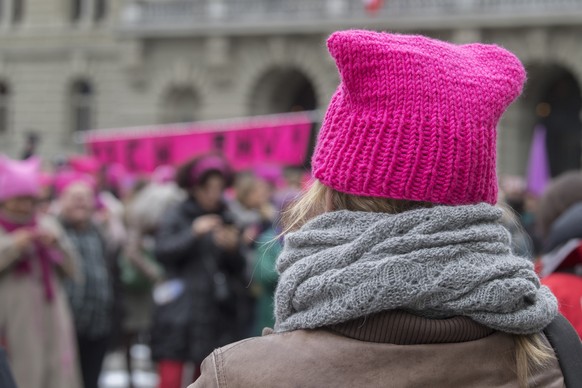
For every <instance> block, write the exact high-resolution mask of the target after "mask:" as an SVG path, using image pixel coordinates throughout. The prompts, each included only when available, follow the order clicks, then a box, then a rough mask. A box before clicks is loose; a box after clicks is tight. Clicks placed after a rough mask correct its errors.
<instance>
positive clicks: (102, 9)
mask: <svg viewBox="0 0 582 388" xmlns="http://www.w3.org/2000/svg"><path fill="white" fill-rule="evenodd" d="M93 15H94V18H95V21H96V22H98V21H101V20H103V19H105V17H106V16H107V0H95V12H94V14H93Z"/></svg>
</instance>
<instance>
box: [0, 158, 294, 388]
mask: <svg viewBox="0 0 582 388" xmlns="http://www.w3.org/2000/svg"><path fill="white" fill-rule="evenodd" d="M41 167H43V168H41ZM304 175H305V174H304V172H303V170H302V169H301V168H285V169H282V168H280V167H276V166H260V167H257V168H255V169H254V170H249V171H243V172H235V171H234V170H233V169H232V167H231V166H230V165H229V163H228V162H227V161H226V159H225V158H224V157H223V156H221V155H220V154H213V153H209V154H204V155H199V156H197V157H195V158H193V159H192V160H190V161H188V162H186V163H184V164H183V165H181V166H179V167H178V168H174V167H171V166H161V167H159V168H157V169H156V170H155V171H154V172H153V173H151V174H149V175H145V174H141V175H140V176H136V175H133V174H129V173H127V172H126V171H125V170H124V169H123V167H122V166H119V165H113V166H102V165H100V164H99V163H98V162H97V161H96V160H94V159H93V158H91V157H88V156H75V157H71V158H70V159H69V160H67V161H66V162H64V163H60V164H59V165H58V166H47V165H46V164H45V165H44V166H41V162H40V160H39V159H38V158H36V157H31V158H29V159H27V160H23V161H17V160H11V159H9V158H7V157H2V159H1V160H0V345H1V347H4V348H5V349H6V352H7V354H8V359H9V360H10V365H11V368H12V371H13V374H14V377H15V380H16V382H17V384H18V386H19V387H21V388H40V387H47V388H51V387H54V388H56V387H59V388H67V387H71V388H79V387H82V386H84V387H85V388H96V387H97V386H98V381H99V375H100V372H101V369H102V365H103V360H104V358H105V356H106V354H107V353H108V352H110V351H114V350H119V349H124V350H125V351H126V353H125V354H126V361H127V366H128V369H129V371H130V372H131V369H132V368H131V367H132V365H131V360H132V358H131V356H130V349H131V346H132V345H133V344H135V343H145V344H148V345H149V346H150V347H151V354H152V358H153V360H154V361H155V362H156V364H157V367H158V373H159V387H160V388H174V387H175V388H179V387H184V386H185V385H186V383H190V382H192V381H193V380H194V379H195V378H196V376H197V374H199V366H200V364H201V362H202V360H203V359H204V357H206V356H207V355H208V354H209V353H210V352H212V350H214V349H215V348H216V347H219V346H222V345H226V344H227V343H229V342H233V341H236V340H239V339H242V338H246V337H251V336H253V335H260V334H261V330H262V328H263V327H265V326H271V327H272V326H273V324H274V317H273V313H272V311H273V293H274V289H275V287H276V284H277V273H276V271H275V259H276V257H277V254H278V252H279V251H280V249H281V244H282V242H281V241H280V239H279V238H278V235H279V234H280V230H279V229H278V226H277V225H278V223H277V219H278V218H279V215H280V214H281V211H282V209H284V207H285V206H286V205H287V204H288V203H290V201H292V199H293V198H294V197H295V196H297V194H298V193H299V191H300V190H301V187H302V185H303V184H304V181H305V176H304ZM191 363H193V364H194V365H196V366H197V367H198V368H196V372H195V374H194V376H192V375H190V376H186V374H187V373H186V371H187V369H188V368H185V366H186V365H187V364H191Z"/></svg>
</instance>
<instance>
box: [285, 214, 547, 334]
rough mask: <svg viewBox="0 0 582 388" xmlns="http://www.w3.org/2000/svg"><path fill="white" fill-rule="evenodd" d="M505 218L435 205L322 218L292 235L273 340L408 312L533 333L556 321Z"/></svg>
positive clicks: (518, 332)
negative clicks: (517, 252) (514, 251)
mask: <svg viewBox="0 0 582 388" xmlns="http://www.w3.org/2000/svg"><path fill="white" fill-rule="evenodd" d="M501 215H502V212H501V210H499V209H497V208H495V207H493V206H491V205H488V204H479V205H467V206H454V207H452V206H439V207H434V208H429V209H420V210H413V211H409V212H405V213H401V214H385V213H368V212H351V211H345V210H344V211H337V212H331V213H325V214H323V215H321V216H319V217H316V218H314V219H313V220H311V221H309V222H308V223H307V224H305V225H304V226H303V227H302V228H301V229H300V230H299V231H297V232H294V233H290V234H288V235H287V236H286V240H285V248H284V249H283V252H282V253H281V256H280V257H279V259H278V261H277V270H278V271H279V273H280V274H281V277H280V279H279V285H278V287H277V291H276V295H275V317H276V325H275V330H276V331H277V332H284V331H289V330H295V329H311V328H318V327H324V326H328V325H333V324H336V323H341V322H345V321H349V320H352V319H355V318H359V317H364V316H366V315H369V314H373V313H377V312H380V311H386V310H393V309H402V310H407V311H409V312H411V313H413V314H417V315H421V316H424V317H427V318H446V317H451V316H458V315H462V316H467V317H469V318H471V319H473V320H474V321H476V322H478V323H480V324H482V325H484V326H487V327H490V328H493V329H495V330H499V331H503V332H507V333H514V334H532V333H536V332H539V331H541V330H542V329H543V328H544V327H545V326H546V325H547V324H548V323H550V321H551V320H552V319H553V318H554V317H555V316H556V314H557V302H556V299H555V297H554V296H553V295H552V293H551V292H550V291H549V289H548V288H546V287H545V286H540V282H539V280H538V277H537V276H536V274H535V272H534V270H533V266H532V264H531V263H530V262H529V260H527V259H525V258H520V257H517V256H515V255H513V254H512V253H511V248H510V236H509V233H508V232H507V230H506V229H505V228H504V227H503V226H501V224H500V223H499V219H500V218H501Z"/></svg>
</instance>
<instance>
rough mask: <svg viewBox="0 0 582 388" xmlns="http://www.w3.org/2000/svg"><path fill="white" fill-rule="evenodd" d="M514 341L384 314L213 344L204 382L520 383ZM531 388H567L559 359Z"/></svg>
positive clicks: (464, 325) (446, 322)
mask: <svg viewBox="0 0 582 388" xmlns="http://www.w3.org/2000/svg"><path fill="white" fill-rule="evenodd" d="M514 357H515V343H514V339H513V338H512V336H511V335H508V334H504V333H501V332H495V331H493V330H491V329H488V328H486V327H484V326H481V325H479V324H477V323H475V322H473V321H471V320H470V319H468V318H464V317H455V318H450V319H443V320H434V319H425V318H421V317H417V316H414V315H411V314H407V313H405V312H385V313H380V314H376V315H374V316H370V317H367V318H365V319H360V320H355V321H351V322H347V323H344V324H340V325H336V326H333V327H328V328H324V329H317V330H297V331H292V332H287V333H282V334H272V331H271V334H268V333H267V335H265V333H264V334H263V337H260V338H250V339H246V340H243V341H240V342H237V343H234V344H231V345H228V346H225V347H223V348H220V349H217V350H215V351H214V352H213V353H212V354H211V355H210V356H208V357H207V358H206V360H204V363H203V364H202V376H201V377H200V378H199V379H198V380H197V381H196V382H195V383H194V384H193V385H191V386H190V388H201V387H205V388H208V387H220V388H227V387H228V388H237V387H297V388H299V387H301V388H309V387H314V388H315V387H398V388H400V387H437V388H438V387H447V388H450V387H455V388H456V387H471V388H480V387H483V388H485V387H487V388H497V387H499V388H500V387H504V388H505V387H507V388H509V387H512V388H513V387H516V388H517V387H518V386H519V385H518V381H517V376H516V373H515V370H516V363H515V358H514ZM529 387H543V388H562V387H564V381H563V376H562V373H561V371H560V367H559V365H558V362H557V360H556V359H555V358H554V359H553V360H552V362H551V363H550V364H549V365H548V366H547V367H545V368H543V369H541V370H538V371H535V372H534V373H532V374H530V376H529Z"/></svg>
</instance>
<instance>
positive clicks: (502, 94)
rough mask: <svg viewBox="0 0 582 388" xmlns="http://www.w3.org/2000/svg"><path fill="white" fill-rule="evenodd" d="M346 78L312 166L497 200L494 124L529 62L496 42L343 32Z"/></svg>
mask: <svg viewBox="0 0 582 388" xmlns="http://www.w3.org/2000/svg"><path fill="white" fill-rule="evenodd" d="M328 49H329V51H330V53H331V55H332V56H333V58H334V59H335V61H336V64H337V67H338V70H339V73H340V78H341V83H340V85H339V87H338V88H337V90H336V92H335V94H334V96H333V97H332V100H331V102H330V104H329V107H328V109H327V113H326V115H325V119H324V121H323V124H322V128H321V131H320V134H319V138H318V143H317V146H316V150H315V153H314V156H313V174H314V176H315V178H317V179H318V180H319V181H320V182H321V183H323V184H324V185H325V186H328V187H330V188H332V189H334V190H336V191H339V192H342V193H348V194H352V195H356V196H362V197H380V198H391V199H397V200H406V201H420V202H430V203H437V204H446V205H465V204H476V203H479V202H488V203H491V204H495V203H496V201H497V178H496V156H495V153H496V128H497V125H498V122H499V119H500V117H501V115H502V113H503V112H504V111H505V109H506V108H507V107H508V106H509V105H510V104H511V102H512V101H513V100H514V99H515V98H517V96H519V94H520V93H521V90H522V87H523V84H524V81H525V76H526V75H525V70H524V67H523V65H522V64H521V62H520V61H519V60H518V59H517V58H516V57H515V55H513V54H511V53H510V52H508V51H506V50H504V49H502V48H500V47H498V46H494V45H485V44H468V45H455V44H451V43H447V42H443V41H438V40H435V39H430V38H427V37H423V36H413V35H397V34H388V33H379V32H372V31H357V30H351V31H340V32H336V33H334V34H333V35H331V37H330V38H329V40H328Z"/></svg>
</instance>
